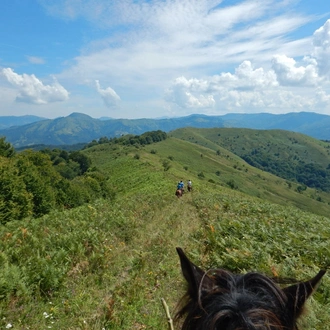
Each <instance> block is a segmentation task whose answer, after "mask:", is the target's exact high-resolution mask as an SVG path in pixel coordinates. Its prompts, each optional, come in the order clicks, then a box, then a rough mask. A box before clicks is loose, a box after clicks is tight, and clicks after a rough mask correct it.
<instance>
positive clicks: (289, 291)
mask: <svg viewBox="0 0 330 330" xmlns="http://www.w3.org/2000/svg"><path fill="white" fill-rule="evenodd" d="M325 272H326V271H325V270H320V271H319V273H318V274H317V275H316V276H315V277H313V278H312V279H311V280H309V281H307V282H300V283H298V284H295V285H291V286H289V287H287V288H285V289H283V291H284V293H285V294H286V296H287V298H288V306H287V307H288V308H289V310H290V311H292V313H293V315H294V317H295V318H298V317H299V316H300V315H301V313H302V311H303V307H304V304H305V302H306V300H307V299H308V297H310V296H311V294H312V293H313V292H314V291H315V290H316V288H317V286H318V285H319V283H320V280H321V278H322V277H323V275H324V274H325Z"/></svg>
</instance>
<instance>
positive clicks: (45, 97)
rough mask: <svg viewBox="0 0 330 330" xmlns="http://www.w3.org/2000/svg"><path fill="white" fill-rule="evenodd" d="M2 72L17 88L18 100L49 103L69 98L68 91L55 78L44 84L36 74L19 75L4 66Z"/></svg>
mask: <svg viewBox="0 0 330 330" xmlns="http://www.w3.org/2000/svg"><path fill="white" fill-rule="evenodd" d="M0 72H1V73H2V75H3V76H4V77H5V78H6V79H7V81H8V82H9V83H10V84H11V85H12V86H14V87H15V88H16V89H17V95H16V101H18V102H24V103H33V104H47V103H52V102H61V101H66V100H67V99H68V98H69V93H68V91H67V90H66V89H65V88H64V87H63V86H62V85H60V84H59V83H58V82H57V80H56V79H55V78H54V81H53V83H52V84H51V85H44V84H43V83H42V82H41V81H40V80H39V79H38V78H37V77H36V76H35V75H34V74H32V75H28V74H25V73H24V74H22V75H19V74H17V73H15V72H14V71H13V70H12V69H11V68H4V69H2V70H1V71H0Z"/></svg>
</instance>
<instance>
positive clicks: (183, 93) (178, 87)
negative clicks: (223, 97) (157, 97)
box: [165, 77, 215, 108]
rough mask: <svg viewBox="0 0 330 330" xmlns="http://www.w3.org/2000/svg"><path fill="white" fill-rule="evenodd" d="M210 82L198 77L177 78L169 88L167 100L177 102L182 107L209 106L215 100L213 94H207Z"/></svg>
mask: <svg viewBox="0 0 330 330" xmlns="http://www.w3.org/2000/svg"><path fill="white" fill-rule="evenodd" d="M207 88H208V82H207V81H203V80H198V79H186V78H185V77H179V78H176V79H175V81H174V82H173V85H172V87H171V88H169V89H168V90H167V93H166V96H165V99H166V101H169V102H173V103H176V104H177V105H179V106H180V107H182V108H209V107H213V106H214V104H215V101H214V99H213V96H212V95H210V94H209V95H205V94H203V93H205V92H206V90H207Z"/></svg>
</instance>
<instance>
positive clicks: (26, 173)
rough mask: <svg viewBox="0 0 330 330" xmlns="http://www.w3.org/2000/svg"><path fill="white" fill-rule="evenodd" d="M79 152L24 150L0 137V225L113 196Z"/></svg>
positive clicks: (89, 162) (104, 182)
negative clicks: (19, 150) (18, 151)
mask: <svg viewBox="0 0 330 330" xmlns="http://www.w3.org/2000/svg"><path fill="white" fill-rule="evenodd" d="M91 165H92V162H91V160H90V159H89V158H88V157H87V156H86V155H84V154H83V153H82V152H80V151H74V152H67V151H64V150H59V149H53V150H50V149H44V150H41V151H33V150H31V149H30V150H25V151H22V152H20V153H17V152H16V151H15V149H14V148H13V146H12V145H11V144H10V143H8V142H6V141H5V138H0V191H1V195H0V223H2V224H4V223H6V222H8V221H12V220H20V219H23V218H25V217H27V216H33V217H39V216H42V215H44V214H47V213H49V212H50V211H51V210H52V209H55V208H61V209H63V208H73V207H76V206H79V205H82V204H83V203H86V202H90V201H92V200H95V199H97V198H100V197H104V198H107V197H111V198H112V197H114V194H113V192H112V190H111V188H110V186H109V184H108V181H107V177H106V176H105V175H104V174H103V173H101V172H100V171H99V170H98V169H97V168H95V167H92V166H91Z"/></svg>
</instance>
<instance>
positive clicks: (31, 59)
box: [27, 56, 45, 64]
mask: <svg viewBox="0 0 330 330" xmlns="http://www.w3.org/2000/svg"><path fill="white" fill-rule="evenodd" d="M27 59H28V61H29V62H30V63H32V64H44V63H45V60H44V59H43V58H41V57H36V56H27Z"/></svg>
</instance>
